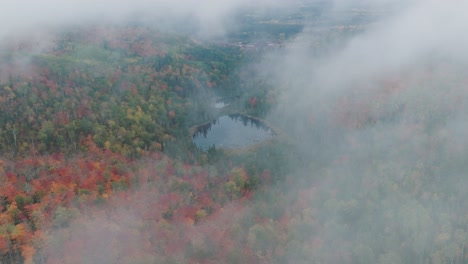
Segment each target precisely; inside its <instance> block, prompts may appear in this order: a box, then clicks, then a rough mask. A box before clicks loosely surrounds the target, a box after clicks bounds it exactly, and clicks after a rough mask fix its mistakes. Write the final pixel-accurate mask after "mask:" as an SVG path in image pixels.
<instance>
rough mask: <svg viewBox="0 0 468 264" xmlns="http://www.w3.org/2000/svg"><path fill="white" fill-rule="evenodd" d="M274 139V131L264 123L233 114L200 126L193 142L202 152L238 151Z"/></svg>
mask: <svg viewBox="0 0 468 264" xmlns="http://www.w3.org/2000/svg"><path fill="white" fill-rule="evenodd" d="M272 137H273V132H272V130H271V129H270V128H269V127H267V126H266V125H264V124H263V123H262V122H260V121H258V120H254V119H251V118H249V117H246V116H244V115H240V114H233V115H226V116H222V117H220V118H218V119H216V120H213V121H212V122H211V123H208V124H206V125H202V126H199V127H198V128H197V130H196V132H195V134H194V135H193V142H194V143H195V145H197V146H198V147H199V148H201V149H202V150H208V149H209V148H210V147H216V148H226V149H236V148H242V147H246V146H249V145H252V144H256V143H260V142H262V141H264V140H267V139H270V138H272Z"/></svg>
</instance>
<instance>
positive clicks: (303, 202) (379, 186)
mask: <svg viewBox="0 0 468 264" xmlns="http://www.w3.org/2000/svg"><path fill="white" fill-rule="evenodd" d="M297 2H299V1H297ZM281 5H285V6H287V9H286V10H289V11H291V10H292V9H294V7H293V4H291V3H290V4H285V3H284V1H268V0H265V1H255V4H253V3H252V1H248V0H236V1H234V0H231V1H215V0H203V1H195V0H193V1H192V0H185V1H177V2H175V1H163V0H159V1H149V0H133V1H127V0H125V1H118V4H116V1H108V0H106V1H99V2H96V1H91V0H81V1H78V0H73V1H72V0H70V1H48V0H40V1H34V2H31V3H30V2H29V1H26V0H22V1H15V2H10V3H7V4H3V6H2V10H3V11H4V12H3V13H4V15H3V16H2V18H1V20H3V21H2V23H1V24H2V25H4V26H0V36H3V37H5V38H6V37H7V36H9V37H11V36H12V35H17V34H18V33H19V34H21V33H22V32H30V31H31V30H32V31H34V29H35V28H60V27H62V26H64V25H76V24H80V23H82V22H83V21H85V22H86V23H88V22H89V21H106V23H112V22H122V21H127V19H128V20H131V19H133V18H135V16H137V17H139V19H142V20H146V21H153V19H154V17H158V16H163V17H164V21H165V23H167V24H171V23H170V21H171V18H170V17H172V16H175V17H177V18H179V17H180V18H182V17H184V16H190V17H192V18H194V19H195V21H198V22H199V27H198V29H197V35H198V36H201V37H219V36H223V34H224V33H225V30H226V28H227V27H229V23H230V22H231V23H232V21H230V20H229V15H230V14H233V13H234V12H235V11H236V10H238V9H239V8H268V7H275V8H282V7H281ZM355 6H356V7H359V8H365V9H369V10H384V11H385V12H384V14H383V15H382V16H381V19H378V20H376V21H373V22H372V23H369V24H366V25H365V27H364V30H361V31H356V32H355V33H353V34H351V37H347V38H343V39H341V38H337V39H333V40H331V41H328V42H325V41H322V39H320V38H321V37H320V36H317V35H314V33H313V32H314V31H313V30H312V29H311V28H310V27H313V25H310V27H308V26H307V25H306V27H305V29H304V31H303V32H301V33H300V34H298V35H297V36H295V37H294V38H292V39H289V40H287V41H285V43H284V47H283V48H282V49H281V50H280V51H278V50H275V51H274V52H271V53H267V54H265V55H264V57H263V58H262V61H261V62H259V64H258V65H257V67H258V68H257V70H258V72H259V74H260V76H265V78H266V77H268V78H269V79H268V80H265V81H266V82H268V83H269V84H270V85H271V86H272V87H273V88H274V90H275V91H276V92H277V94H278V95H279V98H278V104H277V106H276V107H275V108H274V109H273V110H272V111H271V113H270V115H269V116H268V117H267V119H268V120H270V121H271V122H272V123H274V125H275V126H276V127H278V128H280V129H282V130H283V132H284V133H285V134H286V135H287V137H288V138H289V139H291V141H292V142H293V145H294V150H295V151H297V152H298V153H299V154H300V156H301V157H302V160H301V162H300V163H298V164H300V165H299V167H296V168H295V169H294V171H293V172H291V173H290V175H287V177H290V178H293V179H294V184H288V183H286V182H279V183H277V185H275V186H273V187H272V189H273V190H272V191H271V192H272V193H273V194H274V195H273V197H276V198H277V196H281V197H283V199H284V201H288V202H290V203H280V204H274V205H271V207H273V206H276V207H275V208H276V209H277V210H283V211H284V215H288V214H290V215H291V217H297V219H295V221H296V222H295V223H299V224H297V225H298V226H299V225H300V228H299V227H289V226H288V227H284V226H281V221H280V220H281V219H280V217H278V218H276V219H274V218H273V217H272V219H271V222H269V224H268V225H269V227H271V228H272V229H274V230H283V229H288V228H289V229H288V230H287V232H286V231H284V232H286V233H287V235H286V236H288V237H290V239H289V240H287V241H286V242H284V243H283V244H281V245H278V246H277V247H281V250H282V251H285V252H287V253H286V254H284V255H285V256H287V257H285V258H282V259H279V260H275V261H276V262H275V263H381V264H384V263H447V262H444V261H445V260H447V259H451V260H452V263H465V262H466V257H465V259H461V258H463V256H466V255H468V253H460V252H462V251H464V250H465V248H466V244H468V235H467V234H468V226H467V225H468V223H467V221H466V219H467V216H468V211H467V208H468V204H467V201H468V192H467V190H468V177H467V176H466V168H467V167H466V161H465V160H464V158H465V159H466V157H467V155H468V140H467V139H466V134H467V132H468V131H467V130H468V115H467V114H468V104H467V103H468V91H467V90H466V85H467V81H468V78H467V77H466V66H467V65H468V50H467V49H466V47H467V46H468V35H467V34H466V33H465V31H466V28H467V26H468V18H467V16H466V15H465V13H466V10H468V2H466V1H461V0H460V1H457V0H454V1H449V2H447V1H445V2H442V1H437V0H427V1H404V2H403V1H391V0H382V1H357V0H337V1H333V4H331V6H330V8H329V9H328V10H326V12H328V13H327V17H328V18H329V19H330V21H329V23H330V25H332V24H333V19H336V20H339V19H342V17H336V18H335V17H333V16H334V15H339V14H342V12H344V11H345V10H350V9H352V8H354V7H355ZM38 10H41V11H38ZM143 14H144V15H143ZM324 15H325V14H324ZM147 17H150V18H148V19H147ZM103 18H104V20H102V19H103ZM6 25H8V26H6ZM38 38H39V39H40V38H41V35H39V36H38ZM285 156H287V155H285ZM149 163H150V162H149ZM148 166H150V165H148ZM140 195H141V194H140ZM148 195H149V197H153V196H151V195H150V194H148ZM153 195H154V194H153ZM275 195H277V196H275ZM259 196H260V195H259ZM276 198H274V199H276ZM134 199H136V198H134ZM154 199H158V196H157V195H154ZM274 199H273V200H274ZM278 199H279V198H278ZM150 200H151V199H150V198H148V197H145V198H141V200H140V201H141V202H142V203H143V202H148V203H151V201H150ZM269 202H271V203H272V204H273V203H274V201H269V200H267V198H256V199H254V200H253V201H252V202H251V204H249V206H248V207H247V209H245V210H246V211H248V212H247V213H246V214H249V215H251V216H252V218H255V216H257V215H259V214H261V213H260V211H259V210H257V209H258V208H259V207H261V206H265V204H268V203H269ZM124 206H125V208H118V209H116V210H117V211H118V212H119V213H118V215H119V216H120V217H115V218H112V219H108V218H106V216H99V217H97V219H94V220H93V221H92V222H91V223H82V222H79V223H77V224H76V226H72V227H71V230H73V233H72V235H71V236H85V237H88V238H87V239H85V240H91V241H92V242H93V243H96V244H93V245H95V246H83V248H85V251H86V250H88V251H91V253H92V254H90V255H89V256H88V259H87V260H86V262H87V263H97V262H99V263H113V262H114V261H116V260H115V256H114V255H113V253H112V252H113V250H112V249H109V248H108V247H105V248H104V252H109V253H108V254H107V255H108V256H109V258H108V259H107V258H106V256H105V255H106V254H104V255H103V254H100V253H101V251H100V250H99V251H98V252H96V249H99V245H102V244H107V243H110V242H109V241H111V240H113V239H117V238H113V237H111V238H109V237H107V238H106V239H103V241H100V240H99V237H101V236H102V237H106V236H107V235H105V234H103V233H102V232H98V231H97V230H100V225H101V224H102V225H104V224H103V223H105V226H106V228H107V229H106V230H107V231H106V232H108V233H112V234H114V235H115V236H119V235H121V233H120V232H123V231H122V228H120V227H119V226H127V225H134V224H135V223H138V224H141V222H142V221H143V218H144V215H145V213H146V212H145V210H148V208H145V206H136V207H134V208H132V205H129V204H125V203H124ZM268 208H270V207H268ZM278 208H279V209H278ZM236 210H238V208H237V207H236V203H235V202H234V203H231V204H229V205H227V206H226V208H225V209H224V211H222V212H221V213H219V214H217V215H215V216H212V217H210V218H207V221H206V222H204V223H203V224H200V225H199V226H198V227H196V228H194V229H190V232H193V233H194V234H195V235H196V234H200V233H203V232H206V231H207V229H206V227H207V226H216V225H220V224H224V223H226V222H230V221H231V222H230V223H231V224H232V222H233V221H241V220H240V219H237V218H236V217H232V218H230V216H232V215H234V214H236ZM283 211H282V212H283ZM262 217H263V215H262ZM109 222H112V223H116V224H115V226H114V225H113V224H109ZM180 228H181V230H185V229H184V228H186V227H180ZM83 230H84V231H83ZM250 231H252V233H253V232H254V231H255V230H253V229H252V230H250ZM187 232H189V231H187ZM281 232H283V231H281ZM279 233H280V231H278V235H277V236H280V234H279ZM59 236H61V234H57V235H55V237H54V234H53V235H52V237H53V239H52V240H54V241H57V240H59V239H58V238H57V237H59ZM122 236H123V237H125V238H127V237H128V236H130V237H132V235H131V234H125V235H122ZM249 236H250V237H249V238H248V239H247V240H248V241H249V243H252V244H255V241H256V240H255V239H256V238H255V237H254V238H252V236H251V234H250V232H249ZM90 238H93V239H95V240H93V239H90ZM132 239H135V238H134V237H132ZM136 240H138V241H137V242H135V241H133V240H130V241H133V242H132V243H133V244H132V246H134V247H136V245H138V246H141V247H144V245H140V244H139V243H143V242H141V241H140V239H136ZM252 241H254V242H252ZM271 247H274V246H271ZM447 248H450V249H447ZM49 250H50V249H49ZM114 250H115V249H114ZM275 250H276V249H275ZM278 250H279V249H278ZM446 252H449V253H446ZM258 254H259V255H262V257H263V258H264V259H265V263H268V259H267V256H266V255H267V254H263V253H258ZM444 254H445V255H444ZM460 256H462V257H461V258H460ZM103 258H104V259H103ZM438 259H441V260H440V261H439V262H437V260H438ZM431 260H432V262H431ZM154 261H157V260H154ZM464 261H465V262H464ZM180 263H183V261H182V260H180Z"/></svg>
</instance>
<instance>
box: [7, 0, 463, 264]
mask: <svg viewBox="0 0 468 264" xmlns="http://www.w3.org/2000/svg"><path fill="white" fill-rule="evenodd" d="M319 2H320V1H319ZM326 6H327V4H326V3H322V2H320V4H317V5H306V4H302V5H301V6H300V8H298V11H297V12H295V13H293V14H286V15H285V14H284V13H282V12H280V11H268V10H267V11H265V10H263V11H258V12H254V11H249V12H246V11H245V10H243V9H241V11H239V12H237V13H234V15H235V16H236V17H237V19H239V24H235V25H231V26H232V28H231V29H230V31H229V30H228V31H227V32H226V34H225V38H224V39H223V38H220V39H221V40H220V39H215V40H213V39H209V40H207V39H204V38H202V37H199V36H198V35H196V34H189V33H186V32H184V31H182V32H183V33H180V32H179V33H177V32H175V31H174V30H172V31H171V30H162V29H158V27H157V26H148V24H145V23H137V22H135V23H116V24H112V25H111V24H106V25H104V24H103V25H100V26H96V25H87V26H84V25H82V26H73V27H63V29H61V30H55V31H53V33H50V34H47V35H43V36H41V37H40V38H39V39H35V38H33V37H31V38H18V39H11V40H10V41H8V42H5V43H4V44H2V45H1V46H0V47H1V49H0V263H41V264H43V263H57V264H58V263H167V264H169V263H193V264H195V263H206V264H208V263H232V264H234V263H356V264H358V263H359V264H360V263H379V264H390V263H392V264H398V263H434V264H436V263H437V264H442V263H450V264H465V263H468V203H467V201H468V177H467V176H466V169H467V166H466V157H467V156H468V140H466V127H467V124H468V122H467V120H466V116H467V115H466V114H467V113H468V107H467V106H468V104H467V102H468V93H467V92H466V85H467V83H468V78H466V76H465V68H466V65H467V64H466V63H465V62H464V61H463V57H461V58H462V59H460V58H458V57H456V58H455V59H454V58H452V57H450V56H447V55H446V53H443V52H439V53H435V55H434V54H433V53H432V52H433V51H434V50H437V48H439V46H443V45H442V44H440V45H439V46H437V47H436V48H433V49H429V50H430V51H431V53H430V55H427V54H426V53H424V54H423V55H421V56H415V57H411V59H407V57H410V54H412V53H411V52H406V50H404V49H403V48H401V46H404V45H403V44H401V43H400V42H398V41H396V42H397V43H398V44H401V46H398V45H396V44H394V43H393V42H391V43H392V44H393V46H398V49H397V50H398V51H400V50H403V52H401V53H398V52H396V51H394V50H393V49H392V47H393V46H392V45H383V44H382V42H384V41H382V39H383V40H386V39H385V38H383V37H382V36H381V34H380V33H379V32H381V31H380V28H378V27H376V26H375V25H370V23H371V22H372V21H374V20H375V19H376V17H377V15H375V14H374V13H373V11H372V10H371V9H369V10H371V11H369V10H368V9H357V8H354V9H350V10H351V11H349V12H347V13H346V12H344V11H342V10H334V11H333V12H337V13H339V12H343V13H339V14H340V15H342V16H343V17H340V19H335V20H333V21H331V22H330V21H327V19H329V17H328V15H324V14H322V13H321V12H322V11H321V10H322V9H323V8H325V7H326ZM242 10H243V11H242ZM343 10H348V9H343ZM333 14H335V13H333ZM330 16H331V15H330ZM188 21H191V20H188ZM305 21H308V22H307V23H306V22H305ZM398 25H399V24H398ZM389 27H390V26H389ZM376 28H377V29H379V30H375V29H376ZM187 30H188V29H187ZM372 30H375V31H372ZM375 32H378V33H375ZM393 34H395V35H396V36H399V35H398V34H396V33H394V32H393ZM375 35H377V37H376V36H375ZM390 35H391V34H390ZM403 35H404V36H410V35H411V34H403ZM391 37H392V38H393V37H394V36H393V35H391ZM376 39H377V40H376ZM400 39H402V38H400ZM413 40H414V39H413ZM392 41H393V39H392ZM414 41H416V40H414ZM369 43H370V44H369ZM376 43H377V44H379V45H380V46H379V45H375V44H376ZM386 44H387V43H386ZM376 47H377V48H376ZM380 48H382V49H380ZM382 50H384V51H385V52H382ZM411 51H413V50H411ZM386 52H388V54H389V55H388V56H384V55H386V54H384V53H386ZM414 53H417V52H415V51H414ZM376 54H377V55H378V56H377V55H376ZM403 61H404V62H403ZM218 101H221V102H223V104H222V105H223V106H222V107H219V108H217V107H216V102H218ZM228 114H236V115H238V116H242V117H243V118H239V120H241V121H239V122H243V123H245V124H247V123H248V122H247V121H246V120H247V119H248V118H254V119H255V120H256V121H257V122H259V123H262V124H263V125H264V126H267V127H269V128H271V130H272V131H274V133H272V134H273V135H272V138H271V139H269V140H267V141H265V142H258V143H256V144H253V145H250V146H248V147H245V148H239V149H226V148H222V147H216V146H214V147H210V148H208V150H206V151H204V150H202V149H201V148H198V147H197V146H196V145H195V144H194V143H193V141H192V139H193V132H194V129H195V128H196V127H197V126H200V125H206V124H209V125H210V124H214V123H216V119H217V118H218V117H220V116H224V115H228ZM250 124H252V123H250ZM251 126H253V125H251ZM209 127H210V128H211V126H209ZM208 130H209V129H208ZM235 132H236V131H233V133H232V134H229V136H233V137H239V138H241V137H243V135H239V134H236V133H235ZM205 133H206V132H205ZM205 136H206V135H205Z"/></svg>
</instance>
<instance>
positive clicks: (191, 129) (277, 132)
mask: <svg viewBox="0 0 468 264" xmlns="http://www.w3.org/2000/svg"><path fill="white" fill-rule="evenodd" d="M225 115H241V116H244V117H247V118H249V119H252V120H255V121H257V122H260V123H262V124H263V125H265V126H266V127H268V128H269V129H270V130H271V132H272V133H273V135H274V136H279V135H282V134H283V133H281V132H280V130H279V129H277V128H275V127H273V126H271V124H270V123H269V122H268V121H266V120H265V119H261V118H259V117H256V116H251V115H249V114H246V113H243V112H235V113H229V114H226V113H224V114H222V115H220V116H218V117H216V118H213V119H212V120H210V121H208V122H205V123H201V124H198V125H194V126H191V127H189V128H188V131H189V133H190V136H192V137H193V136H194V135H195V133H197V130H198V129H199V128H201V127H203V126H206V125H208V124H210V123H212V122H213V121H215V120H218V119H219V118H220V117H222V116H225Z"/></svg>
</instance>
